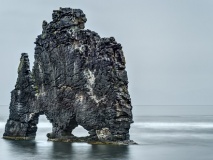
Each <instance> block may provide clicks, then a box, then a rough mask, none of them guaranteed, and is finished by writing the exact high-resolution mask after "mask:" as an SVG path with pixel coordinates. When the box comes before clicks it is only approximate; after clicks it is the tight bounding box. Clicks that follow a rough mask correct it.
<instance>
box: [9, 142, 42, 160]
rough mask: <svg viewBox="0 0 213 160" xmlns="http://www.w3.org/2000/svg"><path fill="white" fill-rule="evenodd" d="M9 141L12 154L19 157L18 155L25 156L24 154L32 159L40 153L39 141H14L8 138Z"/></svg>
mask: <svg viewBox="0 0 213 160" xmlns="http://www.w3.org/2000/svg"><path fill="white" fill-rule="evenodd" d="M7 143H9V145H8V146H9V150H10V151H9V152H10V153H11V154H14V155H15V157H16V158H17V159H18V156H20V157H23V155H26V156H25V157H26V158H28V159H30V158H34V156H36V155H37V154H38V148H37V143H36V142H35V141H34V140H32V141H13V140H8V141H7Z"/></svg>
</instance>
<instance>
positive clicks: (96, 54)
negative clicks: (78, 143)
mask: <svg viewBox="0 0 213 160" xmlns="http://www.w3.org/2000/svg"><path fill="white" fill-rule="evenodd" d="M52 18H53V21H51V22H50V23H47V22H46V21H44V22H43V25H42V28H43V31H42V34H41V35H39V36H38V38H37V39H36V42H35V44H36V47H35V61H34V67H33V70H32V73H31V71H30V69H29V60H28V56H27V54H25V53H24V54H22V57H21V62H20V66H19V69H18V79H17V83H16V86H15V89H14V90H13V91H12V96H11V104H10V116H9V119H8V122H7V124H6V127H5V133H4V138H14V139H15V137H16V138H23V139H30V138H34V137H35V135H36V131H37V127H36V124H37V123H38V117H39V115H41V114H45V115H46V117H47V119H48V120H49V121H50V122H51V123H52V126H53V129H52V133H49V134H48V138H49V139H51V140H62V139H66V141H69V140H70V141H72V139H75V138H74V137H73V135H72V130H73V129H74V128H75V127H77V126H78V125H81V126H82V127H84V128H85V129H86V130H87V131H88V132H89V134H90V136H89V137H88V139H87V140H85V139H86V138H85V139H84V140H85V141H112V142H116V141H128V140H129V129H130V124H131V123H132V122H133V121H132V106H131V99H130V96H129V93H128V79H127V72H126V70H125V58H124V55H123V51H122V47H121V45H120V44H119V43H117V42H116V41H115V39H114V38H113V37H110V38H101V37H100V36H99V35H98V34H97V33H96V32H93V31H90V30H85V29H84V24H85V22H86V20H87V19H86V17H85V14H84V13H83V12H82V11H81V10H79V9H70V8H60V9H59V10H55V11H53V15H52ZM97 133H98V136H97ZM104 133H106V135H105V136H103V135H104ZM101 135H102V136H101ZM104 137H106V138H105V139H104Z"/></svg>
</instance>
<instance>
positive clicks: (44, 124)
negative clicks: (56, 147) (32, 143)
mask: <svg viewBox="0 0 213 160" xmlns="http://www.w3.org/2000/svg"><path fill="white" fill-rule="evenodd" d="M38 118H39V120H38V124H37V128H38V129H37V132H36V139H37V140H46V139H47V133H51V132H52V124H51V123H50V122H49V120H47V117H46V116H45V115H40V116H39V117H38Z"/></svg>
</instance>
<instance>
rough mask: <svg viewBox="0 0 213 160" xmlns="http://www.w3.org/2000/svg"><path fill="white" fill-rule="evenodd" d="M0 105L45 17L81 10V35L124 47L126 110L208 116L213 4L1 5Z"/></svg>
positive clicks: (168, 0) (212, 101) (115, 0)
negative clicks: (181, 110) (195, 111)
mask: <svg viewBox="0 0 213 160" xmlns="http://www.w3.org/2000/svg"><path fill="white" fill-rule="evenodd" d="M0 4H1V5H0V22H1V23H0V54H1V58H0V73H1V79H0V105H9V103H10V92H11V91H12V90H13V89H14V86H15V83H16V79H17V68H18V64H19V59H20V55H21V53H23V52H26V53H28V54H29V57H30V63H31V67H32V66H33V62H34V47H35V44H34V41H35V38H36V37H37V35H39V34H40V33H41V31H42V27H41V26H42V21H43V20H47V21H48V22H50V21H51V15H52V10H55V9H59V7H71V8H80V9H82V10H83V12H84V13H85V14H86V17H87V23H86V26H85V28H86V29H90V30H93V31H95V32H97V33H98V34H99V35H100V36H101V37H111V36H114V37H115V39H116V41H117V42H119V43H121V44H122V46H123V51H124V55H125V58H126V69H127V73H128V79H129V92H130V96H131V99H132V104H133V105H135V106H137V105H139V106H140V105H208V106H207V107H206V112H208V111H212V112H213V45H212V42H213V9H212V8H213V1H212V0H131V1H129V0H126V1H125V0H107V1H103V0H89V1H88V0H60V1H59V0H31V1H29V0H21V1H14V0H0Z"/></svg>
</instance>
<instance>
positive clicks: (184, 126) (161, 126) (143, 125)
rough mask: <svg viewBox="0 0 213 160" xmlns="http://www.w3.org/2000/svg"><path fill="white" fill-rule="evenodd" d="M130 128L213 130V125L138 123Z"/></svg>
mask: <svg viewBox="0 0 213 160" xmlns="http://www.w3.org/2000/svg"><path fill="white" fill-rule="evenodd" d="M132 126H134V127H137V128H150V129H161V130H162V129H213V123H211V122H204V123H197V122H178V123H177V122H175V123H172V122H171V123H170V122H168V123H167V122H140V123H134V124H133V125H132Z"/></svg>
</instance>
